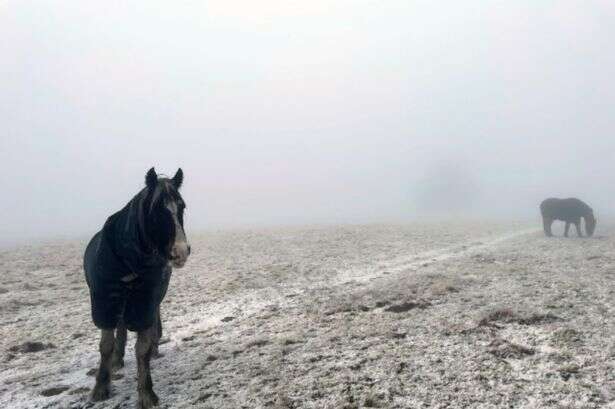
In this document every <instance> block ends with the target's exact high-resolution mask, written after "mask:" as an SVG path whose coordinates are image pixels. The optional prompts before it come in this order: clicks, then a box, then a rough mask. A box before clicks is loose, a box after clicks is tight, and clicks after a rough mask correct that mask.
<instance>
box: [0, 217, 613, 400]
mask: <svg viewBox="0 0 615 409" xmlns="http://www.w3.org/2000/svg"><path fill="white" fill-rule="evenodd" d="M534 227H535V226H528V225H523V224H513V223H508V224H493V223H456V224H452V225H449V224H444V223H442V224H411V225H403V226H343V227H322V228H316V227H314V228H296V229H271V230H235V231H225V232H222V231H221V232H210V233H206V234H202V235H199V236H194V237H191V244H192V248H193V255H192V256H191V259H190V260H189V261H188V264H187V266H186V267H185V268H184V269H182V270H177V271H175V272H174V275H173V278H172V282H171V288H170V290H169V293H168V295H167V299H166V300H165V301H164V304H163V320H164V322H165V330H166V335H165V338H167V339H168V342H167V343H165V344H164V345H162V346H161V352H162V353H163V354H164V356H163V357H162V358H160V359H158V360H156V361H153V378H154V386H155V390H156V392H157V393H158V395H159V396H160V398H161V407H162V408H188V407H202V408H228V409H231V408H233V409H237V408H266V407H271V408H278V409H281V408H287V409H288V408H332V409H338V408H359V407H361V408H362V407H381V408H427V407H429V408H445V407H446V408H470V407H472V408H500V407H501V408H544V407H554V408H599V407H613V408H615V402H614V401H613V400H614V399H615V371H613V366H615V360H614V357H615V338H614V337H613V335H614V334H615V331H614V329H615V328H614V320H613V313H614V312H615V300H614V298H613V295H614V291H615V285H613V279H614V278H615V239H614V238H613V237H611V235H612V233H613V231H614V230H615V228H614V227H604V226H601V227H600V228H599V229H598V232H597V236H596V237H594V238H592V239H577V238H571V239H563V238H553V239H547V238H545V237H543V235H542V233H541V232H539V231H538V230H537V229H536V228H534ZM84 244H85V243H82V242H77V243H70V242H64V243H56V244H49V245H43V246H36V247H20V248H17V249H11V250H7V251H3V252H1V253H0V272H1V274H2V280H1V281H0V335H1V336H0V407H2V408H5V407H6V408H9V407H10V408H56V407H57V408H82V407H93V408H107V407H109V408H132V407H134V405H135V398H136V383H135V379H134V378H135V372H136V370H135V361H134V357H133V348H132V347H131V346H129V347H128V349H127V360H126V367H125V368H124V369H123V370H121V371H119V372H118V373H117V375H116V376H115V377H116V378H117V379H115V380H114V382H113V391H112V393H113V396H112V398H111V399H110V400H109V401H107V402H105V403H101V404H98V405H91V404H89V403H87V393H88V389H89V388H90V387H91V386H92V385H93V382H94V378H93V377H92V376H89V375H88V372H89V371H90V370H91V369H92V368H94V367H95V366H96V363H97V359H98V354H97V343H98V333H97V331H96V330H95V328H94V326H93V325H92V324H91V321H90V317H89V298H88V293H87V289H86V285H85V282H84V279H83V272H82V267H81V255H82V252H83V248H84ZM389 308H391V309H392V311H389V310H388V309H389ZM400 310H401V311H400ZM133 339H134V338H133V337H132V335H131V339H130V341H131V342H130V344H129V345H131V344H132V340H133ZM29 341H30V342H42V343H43V344H45V345H46V344H49V343H51V344H53V347H52V348H49V349H45V350H42V351H38V352H25V351H24V350H22V349H20V346H21V345H22V344H24V343H26V342H29ZM44 395H49V396H44ZM612 402H613V403H612Z"/></svg>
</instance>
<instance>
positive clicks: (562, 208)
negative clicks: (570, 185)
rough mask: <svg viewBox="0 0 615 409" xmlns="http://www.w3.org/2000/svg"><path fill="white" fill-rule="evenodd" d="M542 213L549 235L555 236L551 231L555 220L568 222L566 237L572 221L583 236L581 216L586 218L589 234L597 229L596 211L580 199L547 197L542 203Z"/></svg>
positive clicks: (579, 234) (545, 228)
mask: <svg viewBox="0 0 615 409" xmlns="http://www.w3.org/2000/svg"><path fill="white" fill-rule="evenodd" d="M540 213H541V214H542V223H543V227H544V231H545V234H546V235H547V236H549V237H551V236H553V233H551V225H552V224H553V221H554V220H561V221H564V222H566V229H565V231H564V236H565V237H568V231H569V230H570V224H571V223H572V224H574V226H575V228H576V229H577V235H578V236H579V237H583V233H582V232H581V218H583V219H585V232H586V233H587V235H588V236H590V237H591V236H592V235H593V234H594V230H595V229H596V218H595V217H594V211H593V210H592V208H591V207H589V206H588V205H587V204H586V203H584V202H583V201H581V200H579V199H575V198H570V199H554V198H550V199H546V200H545V201H543V202H542V203H541V204H540Z"/></svg>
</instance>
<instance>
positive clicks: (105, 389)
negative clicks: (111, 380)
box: [90, 384, 111, 402]
mask: <svg viewBox="0 0 615 409" xmlns="http://www.w3.org/2000/svg"><path fill="white" fill-rule="evenodd" d="M109 396H111V391H110V387H109V384H105V385H99V384H96V386H94V389H93V390H92V393H90V400H91V401H92V402H100V401H101V400H107V399H109Z"/></svg>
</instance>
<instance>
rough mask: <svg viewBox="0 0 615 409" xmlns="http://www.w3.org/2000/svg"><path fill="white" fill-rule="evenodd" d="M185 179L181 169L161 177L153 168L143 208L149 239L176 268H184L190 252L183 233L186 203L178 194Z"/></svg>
mask: <svg viewBox="0 0 615 409" xmlns="http://www.w3.org/2000/svg"><path fill="white" fill-rule="evenodd" d="M183 179H184V173H183V172H182V170H181V168H180V169H178V170H177V173H176V174H175V176H173V178H171V179H169V178H166V177H161V178H159V177H158V175H157V174H156V171H155V170H154V168H151V169H150V170H149V171H148V172H147V175H146V176H145V184H146V186H147V188H146V189H147V193H146V196H145V200H144V201H143V208H142V211H143V218H144V230H145V234H146V235H147V238H148V240H149V241H150V242H151V244H152V246H153V247H155V248H156V249H157V250H158V252H159V253H160V254H161V255H162V256H164V257H165V258H166V259H168V260H169V261H170V262H171V264H172V265H173V267H176V268H181V267H183V266H184V264H185V263H186V260H187V259H188V256H189V255H190V245H189V244H188V239H187V238H186V233H185V232H184V210H185V209H186V204H185V202H184V200H183V199H182V196H181V194H180V193H179V188H180V187H181V185H182V181H183Z"/></svg>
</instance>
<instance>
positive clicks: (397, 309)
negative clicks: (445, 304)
mask: <svg viewBox="0 0 615 409" xmlns="http://www.w3.org/2000/svg"><path fill="white" fill-rule="evenodd" d="M430 305H431V304H429V303H427V302H413V301H408V302H404V303H401V304H394V305H391V306H390V307H387V308H385V309H384V310H385V311H386V312H392V313H395V314H400V313H402V312H408V311H410V310H414V309H415V308H418V309H420V310H424V309H425V308H427V307H429V306H430Z"/></svg>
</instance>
